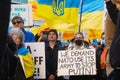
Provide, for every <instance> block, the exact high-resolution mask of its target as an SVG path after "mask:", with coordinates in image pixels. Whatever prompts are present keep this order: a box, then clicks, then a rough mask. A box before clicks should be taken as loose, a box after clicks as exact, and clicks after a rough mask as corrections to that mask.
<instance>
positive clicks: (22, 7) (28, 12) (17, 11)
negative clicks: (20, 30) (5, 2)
mask: <svg viewBox="0 0 120 80" xmlns="http://www.w3.org/2000/svg"><path fill="white" fill-rule="evenodd" d="M14 16H20V17H22V19H23V20H24V25H25V26H32V25H33V19H32V6H31V5H28V4H17V5H16V4H12V5H11V14H10V26H13V25H12V23H11V21H12V18H13V17H14Z"/></svg>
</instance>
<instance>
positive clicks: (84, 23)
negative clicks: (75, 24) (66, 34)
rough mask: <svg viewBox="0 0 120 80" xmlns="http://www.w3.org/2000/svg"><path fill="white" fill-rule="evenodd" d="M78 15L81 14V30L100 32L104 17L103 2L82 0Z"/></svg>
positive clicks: (99, 0) (101, 0) (100, 0)
mask: <svg viewBox="0 0 120 80" xmlns="http://www.w3.org/2000/svg"><path fill="white" fill-rule="evenodd" d="M82 1H83V3H82V7H81V5H80V8H79V9H81V8H82V9H81V10H79V11H80V12H79V14H80V15H81V14H82V20H81V29H82V30H86V29H87V30H89V29H94V30H102V26H103V17H104V0H82Z"/></svg>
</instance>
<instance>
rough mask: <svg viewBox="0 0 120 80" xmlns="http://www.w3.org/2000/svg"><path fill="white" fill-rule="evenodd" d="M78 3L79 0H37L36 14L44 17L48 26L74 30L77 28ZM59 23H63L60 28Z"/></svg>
mask: <svg viewBox="0 0 120 80" xmlns="http://www.w3.org/2000/svg"><path fill="white" fill-rule="evenodd" d="M79 4H80V0H38V6H37V11H36V15H37V16H39V17H41V18H44V19H45V20H46V22H47V24H48V25H49V26H50V28H55V29H57V28H59V29H58V30H59V31H62V32H64V31H75V30H77V29H78V18H79V17H78V16H79V14H78V12H79ZM61 24H65V25H62V26H63V27H62V28H60V26H61ZM64 28H65V29H64ZM61 29H62V30H61ZM77 31H78V30H77Z"/></svg>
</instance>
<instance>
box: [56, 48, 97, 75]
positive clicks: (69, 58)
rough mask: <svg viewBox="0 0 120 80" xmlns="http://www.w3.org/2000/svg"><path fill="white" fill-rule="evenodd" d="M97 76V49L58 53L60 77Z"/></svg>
mask: <svg viewBox="0 0 120 80" xmlns="http://www.w3.org/2000/svg"><path fill="white" fill-rule="evenodd" d="M95 74H96V56H95V49H84V50H64V51H58V76H65V75H66V76H67V75H95Z"/></svg>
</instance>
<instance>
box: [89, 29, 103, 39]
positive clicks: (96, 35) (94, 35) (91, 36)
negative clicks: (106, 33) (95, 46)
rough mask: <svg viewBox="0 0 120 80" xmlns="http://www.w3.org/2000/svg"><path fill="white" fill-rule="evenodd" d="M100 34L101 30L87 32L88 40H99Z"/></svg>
mask: <svg viewBox="0 0 120 80" xmlns="http://www.w3.org/2000/svg"><path fill="white" fill-rule="evenodd" d="M101 33H102V30H95V29H91V30H88V38H89V40H93V39H94V38H101Z"/></svg>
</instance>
